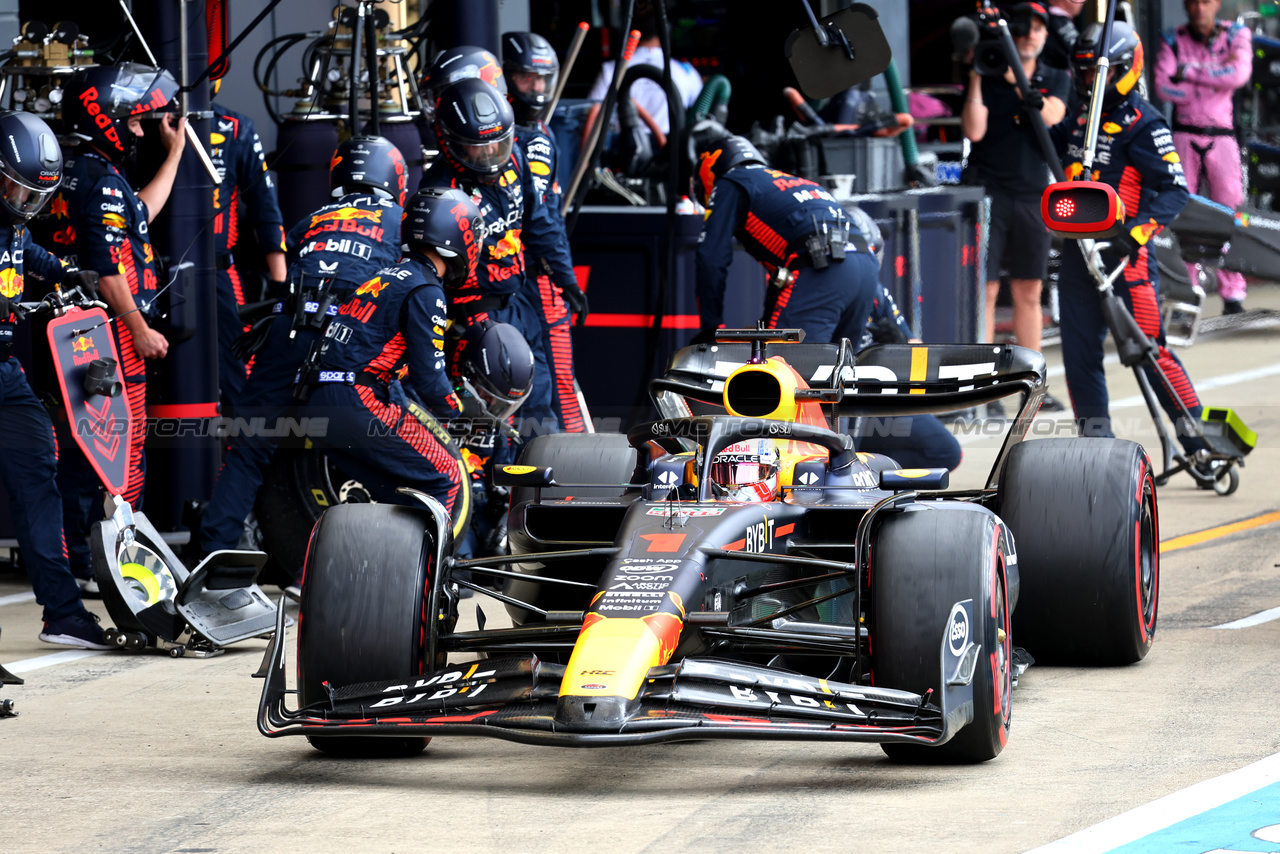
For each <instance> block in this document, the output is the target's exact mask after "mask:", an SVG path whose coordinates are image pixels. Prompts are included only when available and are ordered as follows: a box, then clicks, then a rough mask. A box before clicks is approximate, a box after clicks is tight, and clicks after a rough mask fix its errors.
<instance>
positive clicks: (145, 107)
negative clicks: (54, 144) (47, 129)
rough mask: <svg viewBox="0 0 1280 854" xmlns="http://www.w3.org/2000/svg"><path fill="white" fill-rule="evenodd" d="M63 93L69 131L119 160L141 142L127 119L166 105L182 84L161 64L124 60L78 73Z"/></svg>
mask: <svg viewBox="0 0 1280 854" xmlns="http://www.w3.org/2000/svg"><path fill="white" fill-rule="evenodd" d="M64 91H65V94H64V95H63V97H62V121H63V124H64V125H65V126H66V128H67V130H68V131H69V132H70V133H71V134H73V135H75V136H77V137H79V138H80V139H82V140H84V141H85V142H90V143H93V145H94V146H96V147H97V149H98V150H99V151H100V152H101V153H102V154H103V155H105V156H106V157H107V158H108V159H109V160H110V161H111V162H112V163H120V162H122V161H123V160H124V159H125V158H126V157H128V156H129V154H130V153H131V152H132V151H133V147H134V143H135V142H136V141H137V138H136V137H135V136H134V134H133V133H132V132H131V131H130V130H129V119H131V118H133V117H134V116H137V117H139V118H142V117H145V116H147V115H149V114H151V113H153V112H156V111H158V110H162V109H164V108H165V107H166V106H167V105H168V103H169V101H170V99H172V98H173V96H174V95H176V94H177V93H178V83H177V81H175V80H174V79H173V75H172V74H170V73H169V72H168V71H166V70H164V69H163V68H156V67H155V66H152V65H140V64H139V63H136V62H124V63H121V64H120V65H99V66H97V67H96V68H90V69H87V70H85V71H78V72H76V73H75V74H74V75H72V77H71V79H70V80H69V81H67V85H66V88H65V90H64Z"/></svg>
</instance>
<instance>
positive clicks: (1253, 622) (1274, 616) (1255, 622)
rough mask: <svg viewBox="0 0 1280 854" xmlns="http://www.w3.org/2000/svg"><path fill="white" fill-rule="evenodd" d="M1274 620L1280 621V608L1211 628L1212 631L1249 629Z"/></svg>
mask: <svg viewBox="0 0 1280 854" xmlns="http://www.w3.org/2000/svg"><path fill="white" fill-rule="evenodd" d="M1272 620H1280V608H1268V609H1267V610H1265V611H1259V612H1258V613H1256V614H1253V615H1251V616H1248V617H1241V618H1240V619H1238V620H1232V621H1231V622H1229V623H1223V624H1222V625H1220V626H1210V627H1209V628H1211V629H1247V628H1249V627H1250V626H1260V625H1262V624H1263V623H1269V622H1271V621H1272Z"/></svg>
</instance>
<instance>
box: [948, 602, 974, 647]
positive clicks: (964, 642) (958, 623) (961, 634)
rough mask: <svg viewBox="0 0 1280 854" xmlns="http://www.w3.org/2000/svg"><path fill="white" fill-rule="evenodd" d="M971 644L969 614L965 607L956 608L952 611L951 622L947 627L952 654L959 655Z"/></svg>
mask: <svg viewBox="0 0 1280 854" xmlns="http://www.w3.org/2000/svg"><path fill="white" fill-rule="evenodd" d="M968 645H969V615H968V614H967V613H966V612H965V610H964V608H956V609H954V610H953V611H952V612H951V620H950V624H949V626H948V628H947V646H948V647H949V648H950V649H951V654H952V655H955V656H957V657H958V656H959V655H960V654H961V653H963V652H964V649H965V647H966V646H968Z"/></svg>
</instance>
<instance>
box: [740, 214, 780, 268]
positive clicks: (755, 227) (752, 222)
mask: <svg viewBox="0 0 1280 854" xmlns="http://www.w3.org/2000/svg"><path fill="white" fill-rule="evenodd" d="M746 228H747V234H749V235H751V236H752V237H754V238H755V239H756V240H758V241H760V245H761V246H763V247H764V248H765V249H767V250H768V251H770V252H772V253H773V254H774V256H775V257H776V258H777V259H778V260H779V261H781V260H782V259H783V258H784V257H785V256H786V254H787V241H785V240H783V239H782V235H781V234H778V232H776V231H774V230H773V229H772V228H770V227H769V226H768V225H766V224H765V222H764V220H762V219H760V218H759V217H758V216H756V215H755V214H753V213H751V212H750V211H748V212H747V225H746Z"/></svg>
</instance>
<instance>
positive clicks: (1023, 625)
mask: <svg viewBox="0 0 1280 854" xmlns="http://www.w3.org/2000/svg"><path fill="white" fill-rule="evenodd" d="M1155 489H1156V488H1155V479H1154V476H1153V474H1152V471H1151V461H1150V460H1149V459H1148V458H1147V455H1146V452H1144V451H1143V450H1142V447H1141V446H1140V445H1138V444H1136V443H1134V442H1127V441H1123V440H1119V439H1041V440H1037V441H1032V442H1022V443H1021V444H1018V445H1016V446H1014V448H1013V450H1012V452H1011V453H1010V454H1009V462H1008V465H1007V466H1006V467H1005V472H1004V476H1003V477H1002V478H1001V482H1000V516H1001V517H1002V518H1003V519H1004V520H1005V522H1006V524H1008V526H1009V530H1010V531H1012V532H1013V536H1014V542H1015V544H1016V547H1017V550H1018V554H1017V561H1018V570H1019V573H1020V575H1021V593H1020V595H1019V599H1018V607H1017V609H1016V610H1015V611H1014V614H1013V629H1014V637H1015V638H1016V639H1017V642H1018V645H1019V646H1023V647H1026V649H1027V650H1028V651H1029V652H1030V653H1031V654H1032V655H1034V656H1035V657H1036V659H1037V660H1039V661H1042V662H1046V663H1055V664H1069V665H1085V664H1104V665H1117V664H1132V663H1133V662H1135V661H1140V660H1142V658H1143V657H1145V656H1146V654H1147V653H1148V652H1149V651H1150V649H1151V644H1152V641H1153V639H1154V637H1155V630H1156V613H1157V610H1158V604H1159V591H1160V545H1159V544H1160V537H1159V526H1158V517H1157V510H1156V491H1155Z"/></svg>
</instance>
